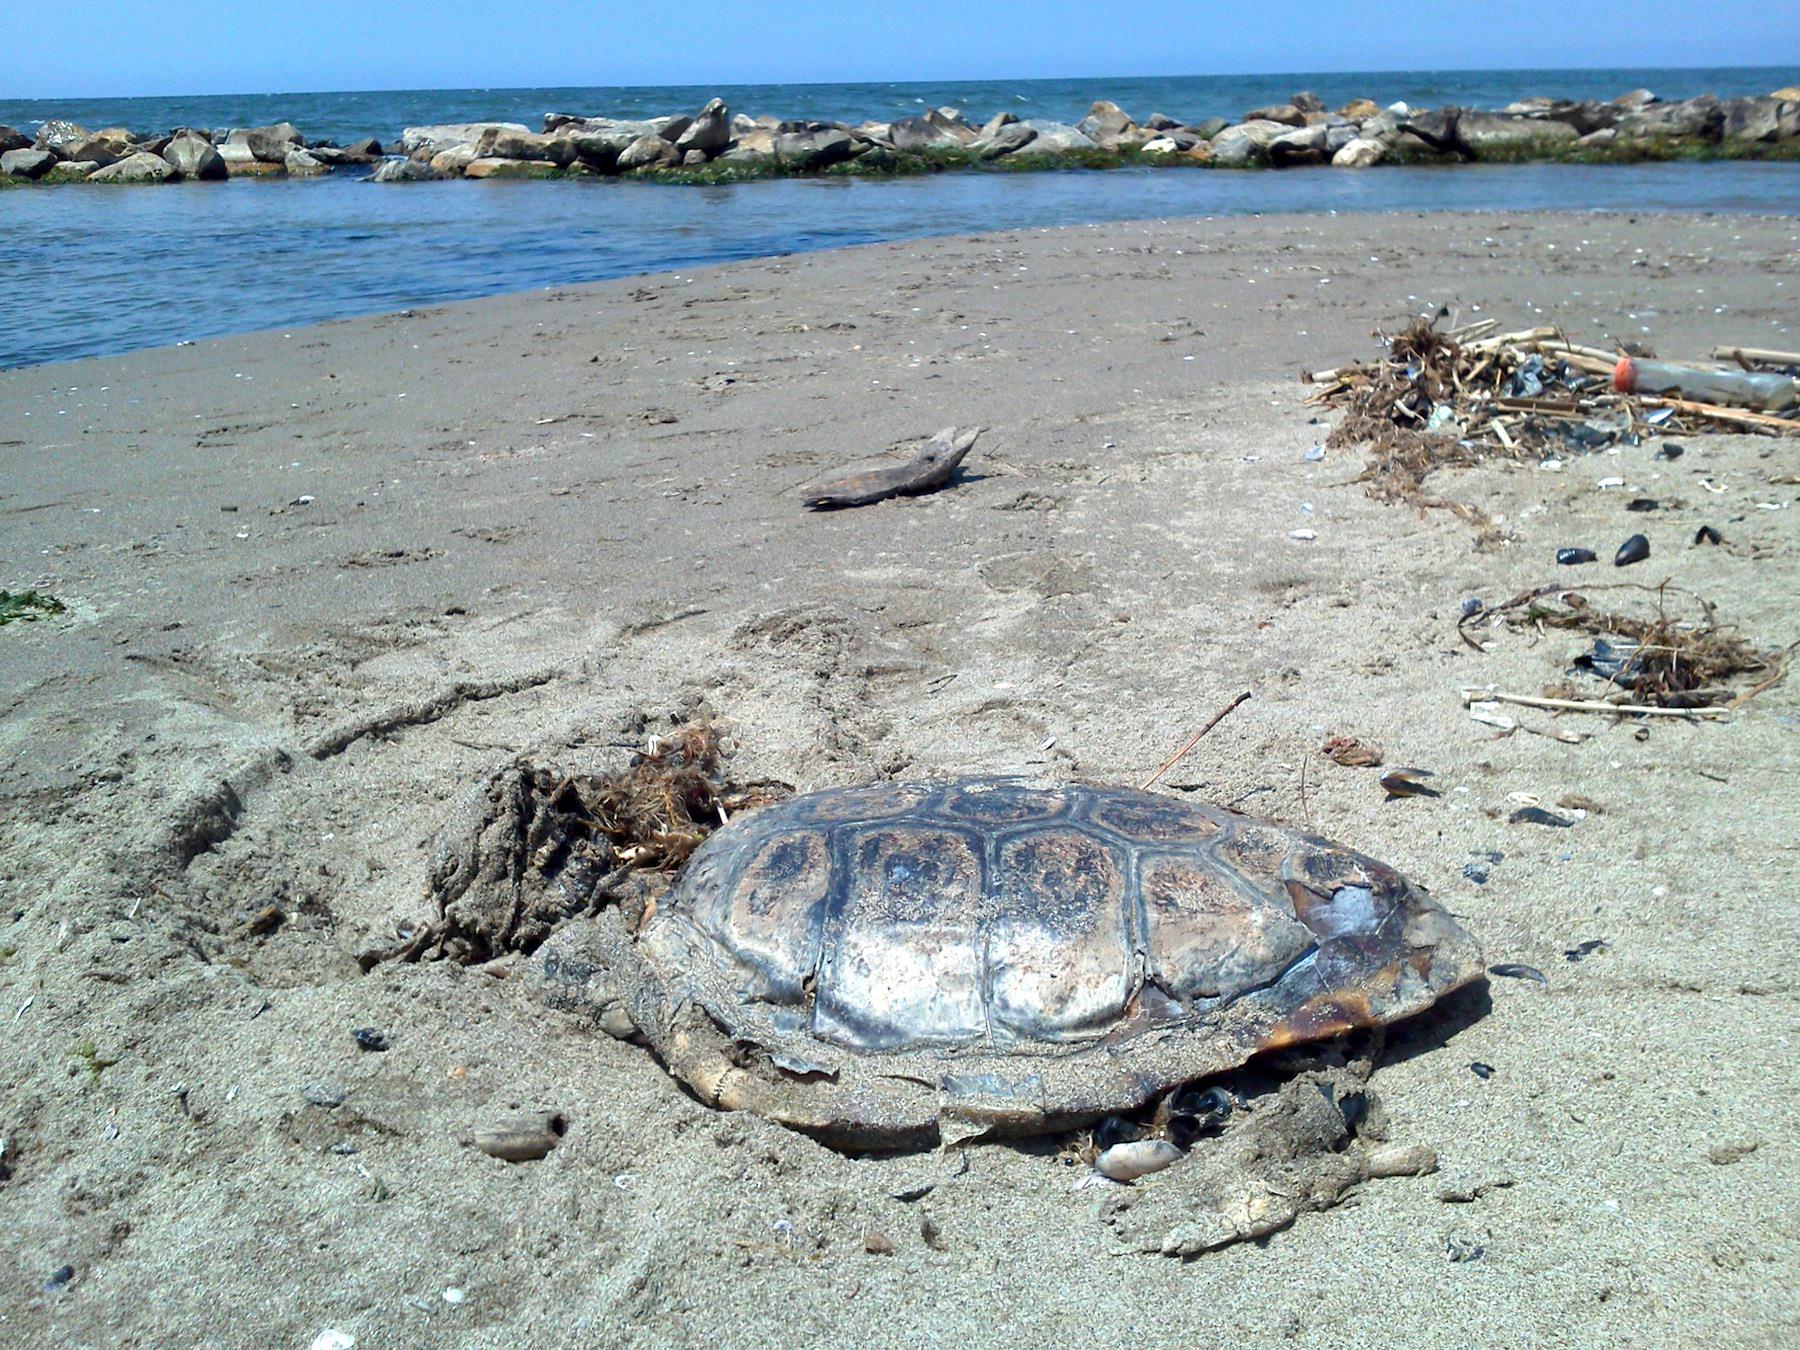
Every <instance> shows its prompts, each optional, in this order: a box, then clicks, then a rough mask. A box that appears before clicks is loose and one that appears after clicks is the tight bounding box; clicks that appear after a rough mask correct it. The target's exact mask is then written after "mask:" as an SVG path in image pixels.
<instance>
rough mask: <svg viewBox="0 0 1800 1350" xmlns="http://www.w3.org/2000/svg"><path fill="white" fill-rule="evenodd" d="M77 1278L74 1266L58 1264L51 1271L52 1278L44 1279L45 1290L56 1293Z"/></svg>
mask: <svg viewBox="0 0 1800 1350" xmlns="http://www.w3.org/2000/svg"><path fill="white" fill-rule="evenodd" d="M74 1278H75V1267H74V1266H58V1267H57V1268H56V1269H55V1270H53V1271H51V1272H50V1278H49V1279H47V1280H45V1281H44V1292H45V1293H46V1294H54V1293H57V1292H58V1291H59V1290H61V1289H62V1288H63V1287H64V1286H66V1285H67V1284H68V1283H69V1281H70V1280H72V1279H74Z"/></svg>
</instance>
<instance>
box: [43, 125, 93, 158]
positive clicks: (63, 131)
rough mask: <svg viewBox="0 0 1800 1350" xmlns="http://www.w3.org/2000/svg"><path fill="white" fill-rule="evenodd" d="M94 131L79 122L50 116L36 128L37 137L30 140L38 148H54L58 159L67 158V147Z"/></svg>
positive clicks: (82, 139) (83, 139)
mask: <svg viewBox="0 0 1800 1350" xmlns="http://www.w3.org/2000/svg"><path fill="white" fill-rule="evenodd" d="M93 134H94V133H93V132H91V131H89V130H88V129H87V128H86V127H84V126H82V125H81V123H79V122H65V121H62V120H61V119H59V118H52V119H51V120H50V121H48V122H45V123H44V124H43V125H42V126H40V127H39V128H38V133H37V139H36V140H35V141H33V142H32V144H33V145H35V146H36V147H37V148H38V149H39V150H54V151H56V157H57V158H58V159H67V158H68V157H69V156H68V149H69V147H70V146H72V145H74V144H75V143H76V142H77V141H85V140H86V139H87V138H88V137H89V136H92V135H93Z"/></svg>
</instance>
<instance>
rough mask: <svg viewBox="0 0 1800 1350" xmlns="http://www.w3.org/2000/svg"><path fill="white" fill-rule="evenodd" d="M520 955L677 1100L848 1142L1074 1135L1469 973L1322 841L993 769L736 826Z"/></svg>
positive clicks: (1409, 889)
mask: <svg viewBox="0 0 1800 1350" xmlns="http://www.w3.org/2000/svg"><path fill="white" fill-rule="evenodd" d="M531 971H532V978H533V980H534V982H535V985H536V988H537V989H538V991H539V993H540V995H541V996H542V997H543V998H545V1000H546V1001H548V1002H549V1003H551V1004H552V1005H553V1006H556V1007H560V1008H564V1009H567V1010H572V1011H580V1012H584V1013H587V1014H589V1015H591V1016H592V1017H593V1018H594V1019H595V1020H596V1021H597V1022H598V1023H599V1024H600V1025H601V1026H603V1027H605V1028H606V1029H607V1030H609V1031H611V1032H612V1033H613V1034H615V1035H617V1034H621V1033H622V1032H625V1031H628V1030H632V1029H635V1031H636V1032H637V1033H638V1034H639V1035H641V1036H642V1037H643V1039H644V1040H645V1041H646V1042H648V1044H649V1046H650V1048H651V1049H652V1050H653V1051H654V1052H655V1053H656V1055H657V1056H658V1058H660V1059H661V1060H662V1062H663V1063H664V1064H665V1065H666V1066H667V1067H668V1069H669V1070H670V1072H672V1073H673V1074H675V1075H676V1077H678V1078H680V1079H681V1080H682V1081H683V1082H684V1083H686V1084H687V1085H688V1086H689V1087H690V1088H692V1089H693V1091H694V1092H695V1093H696V1095H698V1096H699V1097H700V1099H701V1100H703V1101H706V1102H708V1103H710V1104H712V1105H714V1106H717V1107H720V1108H724V1109H733V1110H735V1109H749V1110H753V1111H756V1112H758V1113H760V1114H762V1115H764V1116H767V1117H769V1118H771V1119H773V1120H777V1121H780V1122H782V1123H783V1124H786V1125H790V1126H793V1127H795V1128H797V1129H802V1130H806V1131H808V1132H810V1133H814V1134H816V1135H819V1136H820V1137H822V1138H825V1139H826V1140H828V1141H829V1142H833V1143H839V1144H843V1145H847V1146H855V1147H877V1146H886V1147H895V1146H911V1145H918V1144H923V1143H928V1142H930V1141H932V1140H934V1139H944V1140H954V1139H961V1138H970V1137H975V1136H979V1135H984V1134H995V1135H1021V1134H1032V1133H1038V1132H1043V1131H1049V1130H1056V1129H1062V1128H1066V1127H1069V1126H1074V1125H1081V1124H1086V1123H1089V1122H1091V1121H1093V1120H1096V1119H1099V1118H1100V1117H1102V1116H1105V1115H1108V1114H1112V1113H1116V1112H1121V1111H1129V1110H1132V1109H1135V1108H1137V1107H1139V1106H1142V1105H1144V1104H1145V1103H1147V1102H1149V1101H1151V1100H1153V1099H1155V1098H1157V1097H1160V1096H1161V1095H1162V1094H1164V1093H1166V1092H1168V1091H1169V1090H1170V1089H1172V1088H1174V1087H1176V1086H1177V1085H1179V1084H1182V1083H1186V1082H1190V1081H1193V1080H1195V1079H1200V1078H1204V1077H1206V1076H1207V1075H1210V1074H1214V1073H1218V1072H1221V1071H1223V1070H1225V1069H1230V1068H1234V1067H1236V1066H1237V1065H1239V1064H1242V1063H1243V1062H1244V1061H1245V1060H1246V1059H1248V1058H1249V1057H1250V1056H1252V1055H1254V1054H1256V1053H1258V1052H1259V1051H1263V1050H1269V1049H1275V1048H1279V1047H1283V1046H1288V1045H1294V1044H1298V1043H1302V1042H1306V1041H1314V1040H1319V1039H1322V1038H1325V1037H1329V1036H1333V1035H1336V1034H1338V1033H1340V1032H1343V1031H1347V1030H1351V1029H1354V1028H1359V1027H1370V1026H1375V1025H1380V1024H1384V1023H1388V1022H1392V1021H1395V1020H1397V1019H1399V1018H1402V1017H1407V1016H1410V1015H1411V1014H1413V1013H1416V1012H1418V1011H1420V1010H1421V1009H1423V1008H1425V1007H1427V1006H1429V1005H1430V1004H1432V1003H1433V1002H1435V1001H1436V1000H1437V999H1439V998H1441V997H1443V996H1444V995H1445V994H1447V993H1449V992H1451V991H1452V990H1454V989H1457V988H1459V987H1460V986H1462V985H1464V984H1467V983H1469V982H1470V981H1472V980H1475V979H1477V978H1480V976H1481V975H1482V973H1483V972H1482V961H1481V952H1480V949H1479V948H1478V946H1477V945H1476V943H1475V941H1474V940H1473V939H1472V938H1471V937H1470V936H1469V935H1468V934H1467V933H1466V932H1464V931H1463V929H1462V928H1461V927H1460V926H1459V925H1458V924H1457V923H1456V921H1455V920H1454V919H1452V918H1451V917H1450V915H1448V914H1447V913H1445V911H1444V910H1443V909H1442V908H1440V907H1439V906H1438V905H1437V904H1435V903H1434V902H1433V901H1432V900H1431V899H1430V897H1429V896H1428V895H1427V894H1426V893H1425V891H1424V890H1423V889H1422V888H1421V887H1419V886H1417V885H1416V884H1414V883H1412V882H1410V881H1408V880H1407V879H1406V878H1405V877H1403V876H1401V875H1400V874H1399V873H1398V872H1396V871H1395V870H1394V869H1392V868H1390V867H1388V866H1386V865H1385V864H1383V863H1380V862H1377V861H1376V860H1375V859H1373V858H1369V857H1366V856H1365V855H1363V854H1360V853H1356V852H1354V851H1352V850H1350V849H1347V848H1345V847H1343V846H1342V845H1339V844H1334V843H1332V842H1331V841H1329V840H1326V839H1321V838H1319V837H1317V836H1314V835H1310V834H1307V833H1304V832H1302V831H1298V830H1293V829H1290V828H1288V827H1285V826H1282V825H1277V824H1273V823H1271V822H1268V821H1261V820H1256V819H1253V818H1251V817H1247V816H1242V815H1238V814H1237V813H1235V812H1231V811H1227V810H1224V809H1222V808H1219V807H1214V806H1209V805H1205V804H1201V803H1195V802H1188V801H1182V800H1177V799H1174V798H1170V797H1166V796H1161V795H1157V794H1152V793H1146V792H1138V791H1133V790H1130V789H1125V788H1113V787H1097V786H1085V785H1069V786H1063V787H1052V788H1040V787H1033V786H1030V785H1027V784H1024V783H1021V782H1018V781H1015V780H1009V779H966V780H959V781H951V782H936V783H880V784H875V785H871V786H868V787H859V788H844V789H836V790H831V791H825V792H817V793H811V794H807V795H803V796H799V797H794V798H790V799H788V800H787V801H784V802H781V803H779V804H778V805H775V806H771V807H767V808H765V809H763V810H761V811H758V812H756V813H754V814H752V815H748V816H742V817H739V818H738V819H737V820H735V821H734V822H732V824H730V825H729V826H727V827H725V828H724V829H721V830H719V831H718V832H717V833H715V834H714V835H713V836H712V837H711V838H710V839H709V840H708V841H707V842H706V843H705V844H704V845H703V846H702V847H701V848H700V850H699V851H698V852H697V853H696V854H695V855H694V857H693V859H692V861H691V862H690V863H689V865H688V868H687V870H686V872H685V873H684V874H683V875H682V877H681V880H680V882H679V884H678V885H677V887H676V889H675V891H674V892H673V894H672V895H671V896H670V897H669V899H668V900H667V901H666V902H665V903H664V904H662V905H661V906H660V907H659V908H658V909H657V911H656V913H655V915H654V917H653V918H652V919H651V920H650V922H648V923H647V924H646V925H645V926H644V929H643V931H642V932H641V933H639V934H637V935H636V936H635V937H634V936H632V935H629V934H627V932H626V931H625V927H624V925H623V923H622V922H621V921H620V919H619V916H618V915H617V914H616V912H612V911H609V912H606V913H603V914H601V915H600V916H598V917H597V918H595V919H593V920H590V921H588V922H586V923H585V924H583V925H577V926H572V927H570V928H566V929H564V930H563V932H561V933H559V934H558V935H557V936H556V937H555V938H553V939H551V941H550V942H548V943H546V944H545V947H544V948H543V949H542V950H541V951H540V953H539V954H538V956H537V957H536V958H534V961H533V963H532V966H531Z"/></svg>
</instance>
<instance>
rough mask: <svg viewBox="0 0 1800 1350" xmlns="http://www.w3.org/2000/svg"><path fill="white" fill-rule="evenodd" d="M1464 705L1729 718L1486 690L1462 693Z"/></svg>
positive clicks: (1721, 711) (1713, 710) (1710, 711)
mask: <svg viewBox="0 0 1800 1350" xmlns="http://www.w3.org/2000/svg"><path fill="white" fill-rule="evenodd" d="M1462 696H1463V702H1464V703H1512V704H1516V705H1517V706H1518V707H1521V708H1547V709H1549V710H1550V711H1552V712H1591V713H1617V714H1619V715H1620V716H1625V717H1685V718H1688V719H1690V720H1691V719H1693V718H1698V717H1729V716H1730V715H1731V710H1730V709H1729V708H1718V707H1709V708H1660V707H1655V706H1652V705H1649V704H1643V703H1602V702H1599V701H1598V700H1593V701H1589V700H1586V699H1573V698H1539V697H1537V696H1536V695H1533V694H1501V693H1496V692H1494V691H1491V690H1487V689H1465V690H1463V691H1462Z"/></svg>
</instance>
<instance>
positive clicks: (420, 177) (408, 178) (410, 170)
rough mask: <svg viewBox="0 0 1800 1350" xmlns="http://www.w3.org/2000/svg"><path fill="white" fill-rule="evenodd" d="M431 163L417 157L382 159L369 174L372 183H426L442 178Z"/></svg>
mask: <svg viewBox="0 0 1800 1350" xmlns="http://www.w3.org/2000/svg"><path fill="white" fill-rule="evenodd" d="M443 176H444V175H443V174H441V173H439V172H438V171H437V170H436V169H434V168H432V167H431V165H429V164H427V163H425V162H424V161H423V160H417V159H384V160H382V161H381V163H379V164H377V165H376V166H375V172H374V173H372V174H370V175H369V181H370V182H372V183H428V182H432V181H433V180H435V179H439V178H442V177H443Z"/></svg>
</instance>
